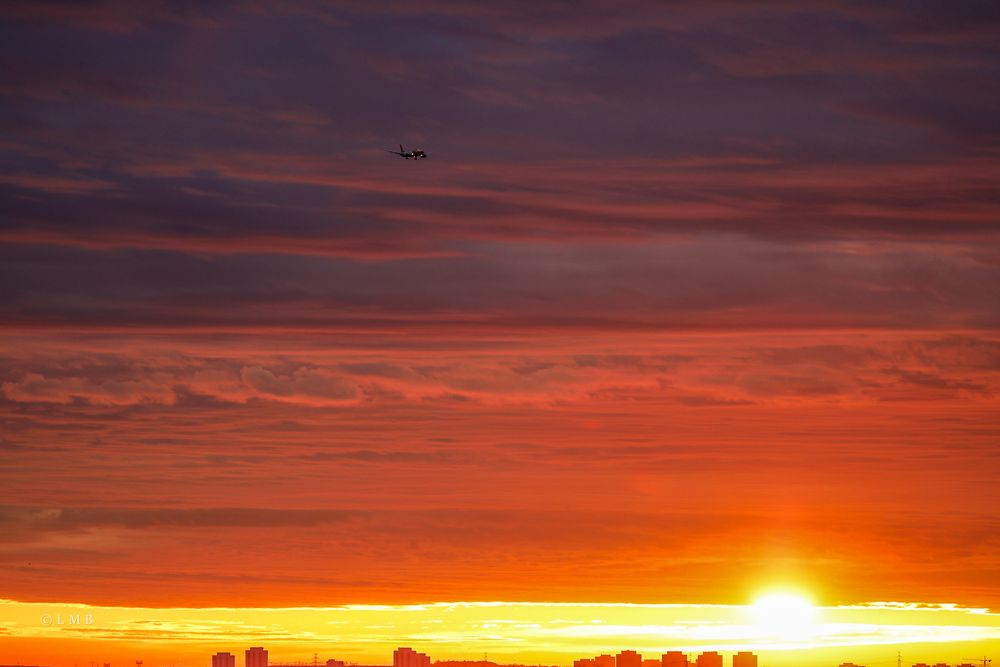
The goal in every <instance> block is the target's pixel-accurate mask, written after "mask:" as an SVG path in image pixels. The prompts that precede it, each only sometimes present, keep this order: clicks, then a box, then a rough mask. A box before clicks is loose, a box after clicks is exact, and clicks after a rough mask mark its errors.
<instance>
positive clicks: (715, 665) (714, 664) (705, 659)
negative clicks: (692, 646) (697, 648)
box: [695, 651, 722, 667]
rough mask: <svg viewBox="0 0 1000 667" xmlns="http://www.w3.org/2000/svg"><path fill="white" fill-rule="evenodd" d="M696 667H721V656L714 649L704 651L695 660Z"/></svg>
mask: <svg viewBox="0 0 1000 667" xmlns="http://www.w3.org/2000/svg"><path fill="white" fill-rule="evenodd" d="M695 665H696V666H697V667H722V656H721V655H719V654H718V653H716V652H715V651H705V652H704V653H701V654H700V655H699V656H698V659H697V660H696V661H695Z"/></svg>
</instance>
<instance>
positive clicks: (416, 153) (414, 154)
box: [386, 144, 427, 160]
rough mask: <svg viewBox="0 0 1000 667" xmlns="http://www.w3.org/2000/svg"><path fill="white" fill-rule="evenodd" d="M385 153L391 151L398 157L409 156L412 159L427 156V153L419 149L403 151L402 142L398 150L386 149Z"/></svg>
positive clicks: (407, 157)
mask: <svg viewBox="0 0 1000 667" xmlns="http://www.w3.org/2000/svg"><path fill="white" fill-rule="evenodd" d="M386 153H392V154H393V155H398V156H399V157H402V158H406V159H407V160H409V159H410V158H413V159H414V160H419V159H420V158H425V159H426V158H427V153H425V152H424V151H421V150H412V151H404V150H403V144H400V145H399V151H386Z"/></svg>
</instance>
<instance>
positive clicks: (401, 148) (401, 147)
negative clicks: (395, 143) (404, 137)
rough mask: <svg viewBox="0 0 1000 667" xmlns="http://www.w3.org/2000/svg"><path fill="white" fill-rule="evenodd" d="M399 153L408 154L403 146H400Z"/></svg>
mask: <svg viewBox="0 0 1000 667" xmlns="http://www.w3.org/2000/svg"><path fill="white" fill-rule="evenodd" d="M399 152H400V153H405V152H406V151H404V150H403V144H400V145H399Z"/></svg>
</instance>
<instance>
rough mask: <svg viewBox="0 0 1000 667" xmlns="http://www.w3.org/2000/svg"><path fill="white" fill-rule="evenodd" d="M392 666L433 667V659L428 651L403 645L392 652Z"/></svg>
mask: <svg viewBox="0 0 1000 667" xmlns="http://www.w3.org/2000/svg"><path fill="white" fill-rule="evenodd" d="M392 667H431V659H430V657H429V656H428V655H427V654H426V653H418V652H417V651H414V650H413V649H412V648H409V647H406V646H401V647H399V648H397V649H396V650H395V651H393V652H392Z"/></svg>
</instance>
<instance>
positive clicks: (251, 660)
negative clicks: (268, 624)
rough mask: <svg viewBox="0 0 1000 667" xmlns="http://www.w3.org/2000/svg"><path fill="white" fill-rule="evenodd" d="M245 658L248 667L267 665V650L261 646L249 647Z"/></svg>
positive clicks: (265, 666)
mask: <svg viewBox="0 0 1000 667" xmlns="http://www.w3.org/2000/svg"><path fill="white" fill-rule="evenodd" d="M245 660H246V667H267V651H266V650H264V648H263V647H260V646H254V647H252V648H248V649H247V651H246V657H245Z"/></svg>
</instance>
